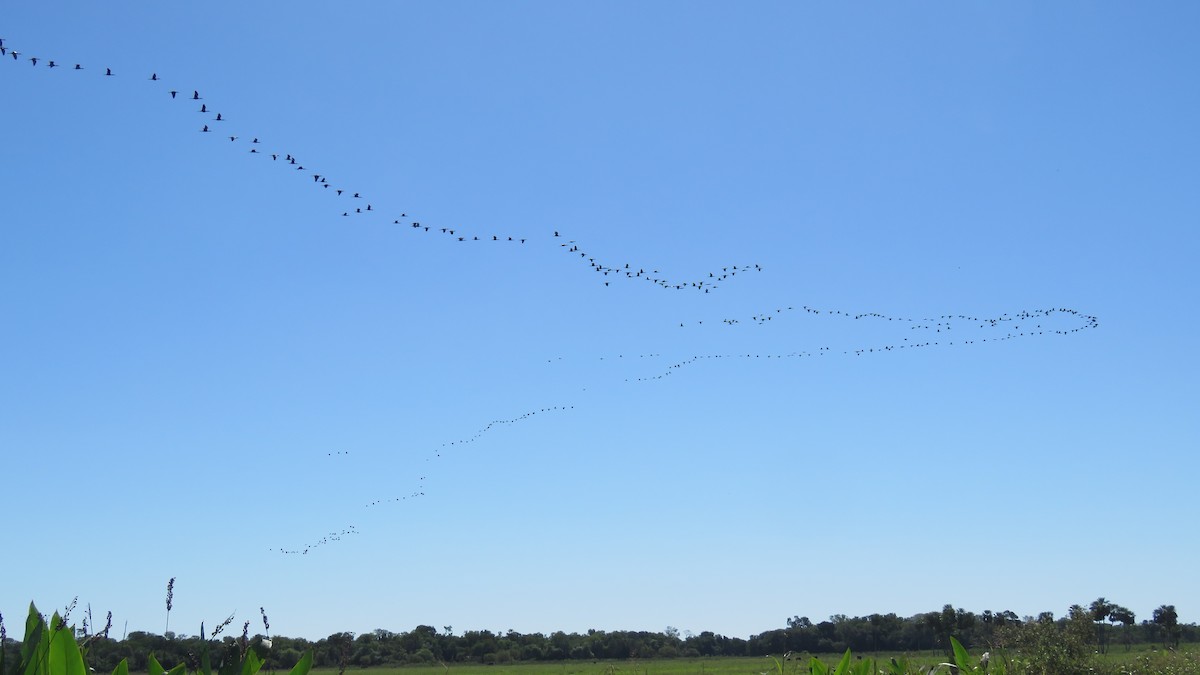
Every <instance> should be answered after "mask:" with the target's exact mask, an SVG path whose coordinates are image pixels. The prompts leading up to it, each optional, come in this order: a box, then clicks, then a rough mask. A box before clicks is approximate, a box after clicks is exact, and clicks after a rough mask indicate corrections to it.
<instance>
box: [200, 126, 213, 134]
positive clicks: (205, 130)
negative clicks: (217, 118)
mask: <svg viewBox="0 0 1200 675" xmlns="http://www.w3.org/2000/svg"><path fill="white" fill-rule="evenodd" d="M200 131H203V132H204V133H208V132H209V131H211V129H209V128H208V125H207V124H205V125H204V128H203V129H201V130H200Z"/></svg>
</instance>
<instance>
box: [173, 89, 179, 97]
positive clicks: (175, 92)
mask: <svg viewBox="0 0 1200 675" xmlns="http://www.w3.org/2000/svg"><path fill="white" fill-rule="evenodd" d="M178 93H179V92H177V91H175V90H174V89H172V90H171V98H175V95H176V94H178Z"/></svg>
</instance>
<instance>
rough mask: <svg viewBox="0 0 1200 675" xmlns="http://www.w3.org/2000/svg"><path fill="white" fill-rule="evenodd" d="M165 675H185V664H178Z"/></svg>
mask: <svg viewBox="0 0 1200 675" xmlns="http://www.w3.org/2000/svg"><path fill="white" fill-rule="evenodd" d="M167 675H187V664H186V663H178V664H175V667H174V668H172V669H170V670H168V671H167Z"/></svg>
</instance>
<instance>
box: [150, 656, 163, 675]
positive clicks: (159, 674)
mask: <svg viewBox="0 0 1200 675" xmlns="http://www.w3.org/2000/svg"><path fill="white" fill-rule="evenodd" d="M146 672H147V673H149V675H163V673H165V672H167V671H166V670H164V669H163V667H162V664H161V663H159V662H158V659H156V658H154V654H151V655H150V658H148V659H146Z"/></svg>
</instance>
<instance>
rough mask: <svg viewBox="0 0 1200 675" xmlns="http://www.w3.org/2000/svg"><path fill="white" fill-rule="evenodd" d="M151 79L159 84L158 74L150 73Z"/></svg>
mask: <svg viewBox="0 0 1200 675" xmlns="http://www.w3.org/2000/svg"><path fill="white" fill-rule="evenodd" d="M150 79H151V80H154V81H155V82H157V81H158V73H150Z"/></svg>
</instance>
